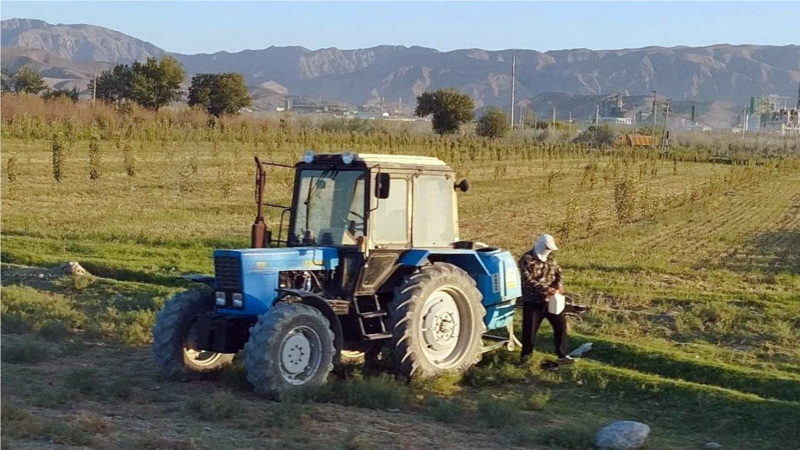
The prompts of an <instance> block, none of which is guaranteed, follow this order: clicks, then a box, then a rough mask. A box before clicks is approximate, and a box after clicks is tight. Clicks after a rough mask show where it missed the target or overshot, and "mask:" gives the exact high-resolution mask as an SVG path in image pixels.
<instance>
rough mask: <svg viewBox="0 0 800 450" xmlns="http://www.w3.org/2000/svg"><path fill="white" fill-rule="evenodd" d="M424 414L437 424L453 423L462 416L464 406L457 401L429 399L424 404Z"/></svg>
mask: <svg viewBox="0 0 800 450" xmlns="http://www.w3.org/2000/svg"><path fill="white" fill-rule="evenodd" d="M425 413H426V414H427V415H429V416H431V417H433V418H434V419H436V420H437V421H439V422H447V423H449V422H455V421H456V420H457V419H458V418H459V417H461V416H463V415H464V405H462V404H461V402H460V401H458V400H446V399H442V398H438V397H431V398H429V399H428V400H427V401H426V402H425Z"/></svg>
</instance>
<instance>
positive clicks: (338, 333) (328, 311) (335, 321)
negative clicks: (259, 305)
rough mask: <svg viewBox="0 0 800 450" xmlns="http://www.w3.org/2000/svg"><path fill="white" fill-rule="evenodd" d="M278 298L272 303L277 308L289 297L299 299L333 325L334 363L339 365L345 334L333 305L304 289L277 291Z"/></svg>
mask: <svg viewBox="0 0 800 450" xmlns="http://www.w3.org/2000/svg"><path fill="white" fill-rule="evenodd" d="M277 291H278V296H277V297H276V298H275V301H273V302H272V305H273V306H275V305H277V304H278V303H283V302H286V301H287V300H286V298H287V297H297V298H299V299H300V302H301V303H303V304H305V305H308V306H311V307H312V308H315V309H317V310H319V312H321V313H322V315H323V316H325V318H326V319H328V322H330V323H331V331H333V337H334V339H333V346H334V347H335V348H336V355H334V361H335V363H337V364H338V362H339V357H340V355H341V352H342V347H343V346H344V334H343V332H342V324H341V322H339V318H338V317H337V316H336V313H335V312H334V311H333V308H331V305H329V304H328V302H326V301H325V299H324V298H322V297H320V296H319V295H317V294H314V293H313V292H308V291H304V290H302V289H277Z"/></svg>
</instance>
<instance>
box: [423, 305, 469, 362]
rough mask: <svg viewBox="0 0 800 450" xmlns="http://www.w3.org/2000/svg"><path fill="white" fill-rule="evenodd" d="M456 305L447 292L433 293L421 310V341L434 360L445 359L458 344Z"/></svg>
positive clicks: (458, 329) (458, 328) (458, 327)
mask: <svg viewBox="0 0 800 450" xmlns="http://www.w3.org/2000/svg"><path fill="white" fill-rule="evenodd" d="M459 322H460V320H459V314H458V305H456V302H455V300H454V299H453V297H452V296H451V295H450V294H448V293H447V292H443V291H439V292H436V293H434V294H433V295H432V296H431V297H430V298H429V299H428V301H427V302H425V307H424V308H423V319H422V339H423V343H424V345H425V346H426V347H427V349H428V351H429V352H430V353H431V356H433V357H434V359H438V358H442V357H446V356H447V355H448V354H449V353H451V352H452V350H453V348H454V347H455V346H456V344H457V343H458V337H459V332H460V323H459Z"/></svg>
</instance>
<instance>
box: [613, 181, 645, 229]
mask: <svg viewBox="0 0 800 450" xmlns="http://www.w3.org/2000/svg"><path fill="white" fill-rule="evenodd" d="M638 187H639V182H638V180H636V179H635V178H633V177H628V178H625V179H624V180H622V181H619V182H617V183H616V184H615V185H614V210H615V211H616V213H617V220H618V221H619V223H628V222H633V220H634V219H635V214H636V197H637V193H638Z"/></svg>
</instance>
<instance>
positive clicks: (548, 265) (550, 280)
mask: <svg viewBox="0 0 800 450" xmlns="http://www.w3.org/2000/svg"><path fill="white" fill-rule="evenodd" d="M518 265H519V273H520V275H521V276H522V301H524V302H532V303H545V302H546V301H547V294H546V292H547V288H548V287H553V288H556V289H560V288H561V268H560V267H559V266H558V263H557V262H556V260H555V258H554V257H553V255H552V253H551V254H550V256H549V257H548V258H547V261H542V260H541V259H539V257H538V256H536V253H535V252H534V251H533V250H532V249H531V250H528V252H527V253H525V254H524V255H522V257H521V258H520V259H519V263H518Z"/></svg>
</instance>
